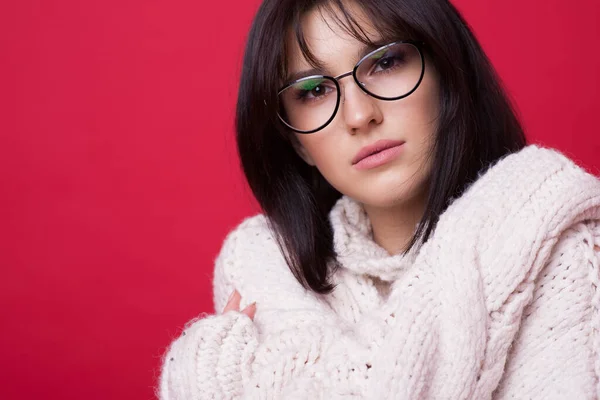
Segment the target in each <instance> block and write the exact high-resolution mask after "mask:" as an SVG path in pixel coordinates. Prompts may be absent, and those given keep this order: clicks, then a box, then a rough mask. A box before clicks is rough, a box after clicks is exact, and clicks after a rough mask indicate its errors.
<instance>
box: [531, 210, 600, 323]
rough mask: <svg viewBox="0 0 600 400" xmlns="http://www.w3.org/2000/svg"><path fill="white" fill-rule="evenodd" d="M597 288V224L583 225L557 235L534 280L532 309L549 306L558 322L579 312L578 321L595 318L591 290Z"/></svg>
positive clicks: (598, 302) (597, 302) (596, 303)
mask: <svg viewBox="0 0 600 400" xmlns="http://www.w3.org/2000/svg"><path fill="white" fill-rule="evenodd" d="M599 285H600V222H598V221H590V220H588V221H583V222H580V223H577V224H574V225H573V226H571V227H570V228H568V229H567V230H565V231H564V232H563V233H562V234H561V236H560V238H559V240H558V242H557V243H556V245H555V246H554V248H553V250H552V252H551V255H550V257H549V259H548V261H547V263H546V264H545V265H544V267H543V269H542V270H541V271H540V273H539V274H538V276H537V279H536V282H535V288H534V296H533V304H532V306H533V308H534V309H535V308H539V307H542V308H543V307H545V306H544V304H545V303H548V304H552V306H551V308H552V310H553V311H552V313H553V315H556V316H557V317H559V316H560V318H569V315H571V316H575V315H577V313H573V312H572V311H573V310H580V311H582V312H583V314H580V315H579V316H580V317H583V316H590V315H593V314H598V313H599V312H600V298H598V297H597V296H595V291H596V289H595V288H597V287H598V286H599ZM560 310H562V311H564V313H560V312H559V311H560ZM530 311H531V310H530ZM556 313H558V314H556ZM572 322H581V321H572Z"/></svg>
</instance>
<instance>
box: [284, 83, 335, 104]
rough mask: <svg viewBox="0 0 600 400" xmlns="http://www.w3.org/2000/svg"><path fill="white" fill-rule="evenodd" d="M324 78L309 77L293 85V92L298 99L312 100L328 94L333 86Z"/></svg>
mask: <svg viewBox="0 0 600 400" xmlns="http://www.w3.org/2000/svg"><path fill="white" fill-rule="evenodd" d="M331 86H332V84H331V83H329V82H328V81H327V80H326V79H311V80H306V81H302V82H299V83H297V84H296V85H294V93H295V94H296V96H295V97H296V98H297V99H299V100H302V99H305V100H314V99H317V98H319V97H323V96H325V95H327V94H329V93H330V92H331V91H333V90H335V88H332V87H331Z"/></svg>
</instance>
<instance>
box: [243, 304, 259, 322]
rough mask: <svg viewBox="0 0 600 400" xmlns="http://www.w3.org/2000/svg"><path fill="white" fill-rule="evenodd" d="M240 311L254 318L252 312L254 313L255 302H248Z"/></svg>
mask: <svg viewBox="0 0 600 400" xmlns="http://www.w3.org/2000/svg"><path fill="white" fill-rule="evenodd" d="M242 312H243V313H244V314H246V315H247V316H249V317H250V319H251V320H254V314H256V303H252V304H250V305H249V306H248V307H246V308H244V309H243V310H242Z"/></svg>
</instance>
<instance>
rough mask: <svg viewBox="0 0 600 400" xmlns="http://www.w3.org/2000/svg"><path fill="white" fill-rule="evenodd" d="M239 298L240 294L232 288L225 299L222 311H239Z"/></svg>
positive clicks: (240, 297)
mask: <svg viewBox="0 0 600 400" xmlns="http://www.w3.org/2000/svg"><path fill="white" fill-rule="evenodd" d="M241 299H242V296H241V295H240V294H239V292H238V291H237V290H234V291H233V293H231V296H229V300H227V305H226V306H225V308H224V309H223V313H226V312H227V311H230V310H235V311H239V309H240V300H241Z"/></svg>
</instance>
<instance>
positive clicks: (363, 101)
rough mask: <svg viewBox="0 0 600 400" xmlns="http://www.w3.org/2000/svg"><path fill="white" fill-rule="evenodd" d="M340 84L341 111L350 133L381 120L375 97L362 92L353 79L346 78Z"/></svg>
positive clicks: (378, 122) (376, 123)
mask: <svg viewBox="0 0 600 400" xmlns="http://www.w3.org/2000/svg"><path fill="white" fill-rule="evenodd" d="M340 86H343V87H342V88H341V90H342V104H341V108H342V110H341V111H342V114H343V119H344V122H345V123H346V126H347V127H348V128H349V130H350V133H352V134H356V133H358V132H361V131H364V130H366V129H368V128H369V126H370V125H378V124H380V123H381V122H382V121H383V113H382V112H381V109H380V108H379V107H378V104H377V99H375V98H374V97H371V96H369V95H368V94H367V93H366V92H364V91H363V90H362V89H361V88H360V87H358V85H357V83H356V82H355V81H354V80H353V79H348V80H346V82H344V84H343V85H340Z"/></svg>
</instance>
